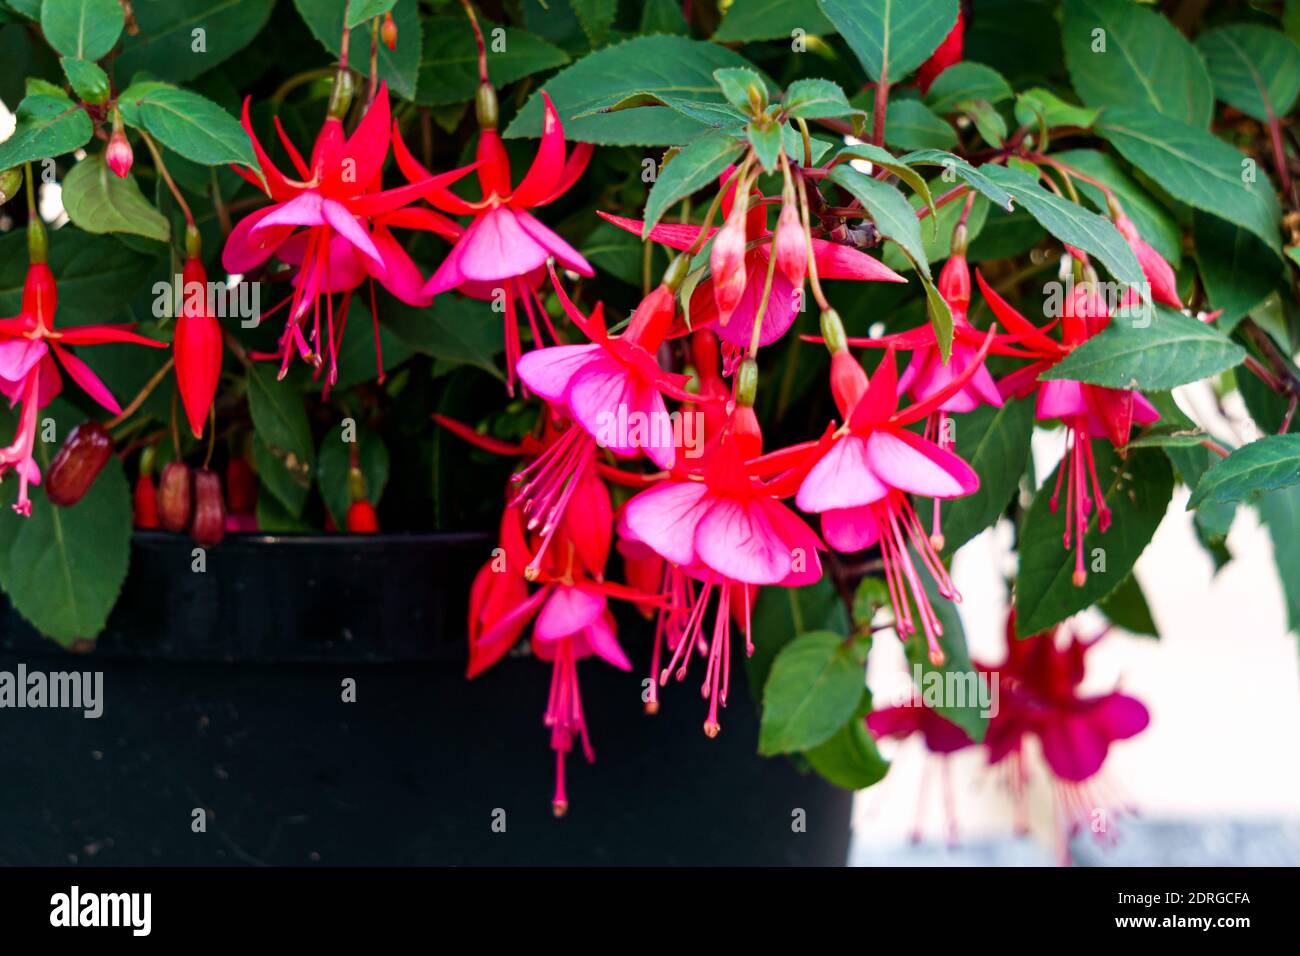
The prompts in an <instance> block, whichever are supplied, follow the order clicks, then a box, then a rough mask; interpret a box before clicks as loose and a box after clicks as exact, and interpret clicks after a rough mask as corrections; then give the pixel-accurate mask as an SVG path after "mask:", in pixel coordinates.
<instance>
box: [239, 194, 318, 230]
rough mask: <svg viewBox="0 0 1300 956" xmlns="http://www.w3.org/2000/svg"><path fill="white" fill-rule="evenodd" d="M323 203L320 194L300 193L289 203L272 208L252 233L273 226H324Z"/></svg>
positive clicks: (254, 225) (255, 224)
mask: <svg viewBox="0 0 1300 956" xmlns="http://www.w3.org/2000/svg"><path fill="white" fill-rule="evenodd" d="M323 202H324V200H322V199H321V196H320V193H317V192H305V193H300V194H299V195H298V196H296V197H295V198H293V199H290V200H289V201H288V202H287V203H282V204H281V205H279V206H274V207H272V209H271V212H270V214H269V215H267V216H265V217H263V218H262V219H261V221H260V222H257V223H254V224H253V227H252V231H253V233H254V234H256V233H259V232H261V231H262V230H264V229H269V228H271V227H272V226H323V225H324V224H325V214H324V213H323V212H322V211H321V204H322V203H323Z"/></svg>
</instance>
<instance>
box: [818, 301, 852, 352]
mask: <svg viewBox="0 0 1300 956" xmlns="http://www.w3.org/2000/svg"><path fill="white" fill-rule="evenodd" d="M821 328H822V338H823V339H824V340H825V342H826V349H827V351H829V352H830V353H831V354H832V355H835V354H837V353H839V352H843V351H844V350H845V349H847V348H848V347H849V343H848V341H847V340H846V336H845V335H844V323H843V322H841V321H840V314H839V313H838V312H836V311H835V310H834V309H827V310H825V311H824V312H822V317H821Z"/></svg>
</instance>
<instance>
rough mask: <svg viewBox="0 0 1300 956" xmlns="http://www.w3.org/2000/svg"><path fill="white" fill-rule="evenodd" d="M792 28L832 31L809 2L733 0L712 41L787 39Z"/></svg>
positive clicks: (823, 31)
mask: <svg viewBox="0 0 1300 956" xmlns="http://www.w3.org/2000/svg"><path fill="white" fill-rule="evenodd" d="M795 30H802V31H804V33H805V34H813V35H819V34H827V33H834V32H835V28H834V27H833V26H832V25H831V22H830V21H829V20H827V19H826V17H825V16H823V15H822V12H821V10H819V9H818V8H817V6H816V5H815V4H812V3H807V2H804V3H791V2H790V0H733V2H732V3H731V5H730V6H728V7H727V12H726V15H725V16H724V17H723V18H722V23H721V24H720V25H719V26H718V29H717V32H716V33H714V34H713V40H714V42H715V43H734V42H736V41H741V42H745V41H749V40H776V39H778V38H780V39H787V40H788V39H790V38H791V37H792V36H793V35H794V31H795Z"/></svg>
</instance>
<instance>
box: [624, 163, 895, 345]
mask: <svg viewBox="0 0 1300 956" xmlns="http://www.w3.org/2000/svg"><path fill="white" fill-rule="evenodd" d="M724 181H725V174H724ZM734 191H735V190H734V187H732V188H729V189H728V191H727V193H726V195H724V197H723V200H722V209H723V214H724V215H727V216H730V214H731V211H732V199H733V194H734ZM752 195H753V196H755V197H757V201H756V202H754V203H753V204H752V205H751V206H750V208H749V211H748V213H746V215H745V244H746V246H747V251H746V252H745V255H744V260H743V262H744V269H745V283H744V294H743V295H742V296H741V297H740V299H739V301H738V302H737V304H736V306H735V309H734V311H733V312H732V313H731V315H730V316H729V317H728V318H727V320H726V321H725V322H724V321H722V319H721V317H720V314H719V311H718V306H717V303H716V302H715V301H714V300H715V294H714V289H713V287H714V283H715V282H717V281H719V278H718V277H717V276H711V277H710V278H708V279H706V280H705V281H703V282H701V283H700V284H699V285H698V286H697V287H696V289H695V292H694V294H693V295H692V296H691V300H690V308H691V311H690V316H691V326H692V327H693V328H696V329H700V328H705V327H708V328H711V329H712V330H713V331H714V332H716V333H717V334H718V336H719V337H720V338H722V340H723V341H725V342H727V343H728V344H730V345H732V346H734V347H735V348H738V349H747V348H748V347H749V343H750V339H751V338H752V335H753V330H754V317H755V316H756V315H757V314H758V305H759V302H760V300H761V299H762V296H763V287H764V285H765V284H766V281H767V271H768V257H769V256H770V255H771V247H772V242H771V240H772V233H771V232H770V231H769V230H768V228H767V207H766V205H764V202H763V198H764V197H763V195H762V193H760V192H758V190H754V191H753V194H752ZM599 215H600V216H601V217H602V218H603V219H605V220H607V221H608V222H611V223H613V224H614V225H616V226H618V227H619V228H620V229H624V230H626V231H627V232H630V233H632V234H634V235H636V236H640V235H641V226H642V224H641V222H640V221H639V220H636V219H625V218H623V217H622V216H614V215H610V214H609V213H604V212H601V213H599ZM778 225H779V223H778ZM700 229H701V227H700V226H692V225H678V224H673V223H665V224H662V225H658V226H655V228H654V229H653V230H651V232H650V239H651V240H653V241H654V242H658V243H661V244H663V245H665V246H668V247H669V248H672V249H679V250H686V249H691V248H693V247H694V246H695V244H696V242H697V241H698V239H699V236H700ZM800 231H801V232H802V226H801V227H800ZM716 234H717V230H711V231H710V233H709V236H710V237H712V236H714V235H716ZM812 244H813V257H814V259H815V261H816V263H817V276H818V278H820V279H857V280H860V281H865V282H906V281H907V280H906V279H905V278H903V277H902V276H900V275H899V274H898V273H897V272H895V271H894V270H893V269H890V268H889V267H888V266H886V265H884V264H883V263H882V262H880V261H879V260H878V259H873V258H872V257H871V256H869V255H867V254H866V253H865V252H861V251H860V250H858V249H854V248H852V247H850V246H844V245H840V244H839V243H835V242H828V241H826V240H825V239H813V241H812ZM795 290H796V286H795V285H794V284H793V283H792V282H791V281H790V279H789V278H787V275H786V272H785V271H784V270H781V269H778V270H776V272H775V273H774V274H773V276H772V290H771V293H770V294H769V297H768V301H767V307H766V309H765V311H764V312H763V326H762V331H761V332H760V334H759V345H768V344H770V343H772V342H775V341H776V340H777V339H779V338H780V337H781V336H782V335H784V334H785V333H786V330H788V329H789V328H790V326H791V325H792V324H793V323H794V319H795V316H796V315H798V314H799V311H800V308H799V307H800V303H799V295H798V294H796V291H795Z"/></svg>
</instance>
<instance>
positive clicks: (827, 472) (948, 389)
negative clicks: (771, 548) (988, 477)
mask: <svg viewBox="0 0 1300 956" xmlns="http://www.w3.org/2000/svg"><path fill="white" fill-rule="evenodd" d="M992 340H993V335H992V333H991V332H990V333H989V335H988V336H986V337H985V340H984V344H983V345H982V346H981V348H980V350H979V351H978V352H977V353H976V355H975V357H974V360H973V361H972V362H971V363H969V364H968V365H967V366H966V368H965V369H964V370H963V371H962V372H961V373H960V374H958V375H955V376H953V377H952V378H951V379H950V380H949V381H948V383H947V384H946V385H945V386H944V387H942V388H940V389H939V390H938V391H935V392H933V393H932V394H931V395H930V396H929V397H928V398H926V399H925V400H924V401H920V402H917V403H916V404H914V405H911V406H909V407H908V408H906V409H903V410H902V411H900V410H899V409H898V393H899V388H898V377H897V372H896V370H895V367H894V350H893V348H889V349H888V350H887V351H886V352H885V356H884V358H883V359H882V360H881V363H880V367H879V368H877V369H876V374H875V375H874V376H872V378H871V380H870V382H869V383H868V380H867V376H866V373H865V372H864V371H863V370H862V366H861V365H859V364H858V362H857V360H856V359H854V358H853V356H852V355H851V354H850V353H849V352H848V351H847V350H844V351H841V352H836V353H835V354H833V355H832V356H831V390H832V393H833V394H834V397H835V402H836V404H837V405H838V407H839V409H840V414H841V415H843V416H844V418H845V423H844V425H842V426H841V427H840V428H839V429H838V430H837V431H836V432H835V433H834V435H833V437H832V440H831V442H830V444H829V447H828V448H823V447H818V448H817V449H816V450H815V451H814V452H813V454H814V455H815V456H816V463H815V464H813V465H812V468H811V470H810V471H809V472H808V474H807V477H805V478H804V479H803V482H802V484H801V485H800V487H799V493H798V496H797V497H796V498H795V504H797V505H798V506H799V508H800V509H801V510H803V511H807V512H815V513H819V514H821V516H822V534H823V535H824V536H825V538H826V543H827V544H828V545H830V546H831V547H832V548H834V549H835V550H837V551H843V552H854V551H861V550H863V549H864V548H869V547H871V546H872V545H878V546H879V547H880V554H881V559H882V560H883V562H884V565H885V581H886V583H887V584H888V587H889V597H890V602H891V603H892V605H893V607H894V618H895V622H896V624H895V626H896V628H897V630H898V633H899V636H900V637H902V638H904V639H906V638H907V637H908V636H910V635H911V634H914V633H916V631H917V626H916V622H915V620H914V619H913V616H912V608H911V602H910V601H909V600H908V595H909V592H910V595H911V599H912V601H915V602H916V606H917V613H918V616H919V617H920V619H921V620H920V623H921V630H923V631H924V633H925V637H926V642H927V644H928V645H929V653H930V660H931V661H933V662H934V663H935V664H936V665H937V664H940V663H942V662H943V659H944V655H943V650H942V649H941V648H940V646H939V641H938V639H939V637H940V636H942V634H943V626H942V625H941V624H940V623H939V619H938V617H937V616H936V615H935V613H934V609H933V608H932V607H931V605H930V601H929V598H928V597H926V593H925V588H924V586H923V585H922V583H921V579H920V576H919V575H918V573H917V569H916V565H915V563H914V560H913V552H915V555H916V556H917V557H919V558H920V560H921V563H922V564H923V565H924V566H925V567H926V569H927V570H928V571H929V573H930V575H931V576H932V577H933V578H934V580H935V583H936V585H937V587H938V590H939V593H940V594H941V595H943V596H944V597H946V598H949V599H950V600H954V601H957V600H960V599H961V597H960V595H959V594H958V593H957V591H956V588H954V586H953V583H952V580H951V578H949V576H948V572H947V570H946V569H945V568H944V566H943V563H942V562H941V561H940V560H939V556H938V555H937V554H936V553H935V550H934V547H933V545H932V544H931V542H930V540H929V538H928V537H927V536H926V534H925V532H924V531H923V530H922V528H921V523H920V521H919V520H918V519H917V517H916V513H915V512H914V511H913V510H912V506H911V504H910V503H909V502H908V499H907V495H908V494H916V495H924V496H926V497H928V498H956V497H960V496H962V495H969V494H971V493H972V492H974V491H975V490H976V489H978V488H979V476H978V475H976V474H975V472H974V471H973V470H972V469H971V467H970V466H969V465H968V464H966V462H964V461H963V460H962V459H961V458H959V457H958V456H957V455H955V454H954V453H952V452H950V451H946V450H944V449H942V448H940V447H938V446H937V445H935V444H934V443H932V442H930V441H927V440H926V439H925V438H923V437H921V436H919V435H916V434H914V433H913V432H910V431H907V430H906V428H905V426H906V425H909V424H911V423H912V422H916V421H920V420H921V419H923V418H925V417H926V416H928V415H929V414H930V413H931V412H933V411H934V410H935V409H937V408H939V407H941V406H942V405H943V403H944V402H945V401H947V400H948V399H949V398H951V397H952V396H953V395H956V394H957V393H958V392H959V391H960V390H961V389H962V388H964V387H965V386H966V385H967V383H968V382H970V380H971V379H972V378H973V377H974V375H975V373H976V371H977V370H979V369H981V368H982V363H983V360H984V356H985V355H986V354H987V353H988V349H989V347H990V346H991V344H992Z"/></svg>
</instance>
